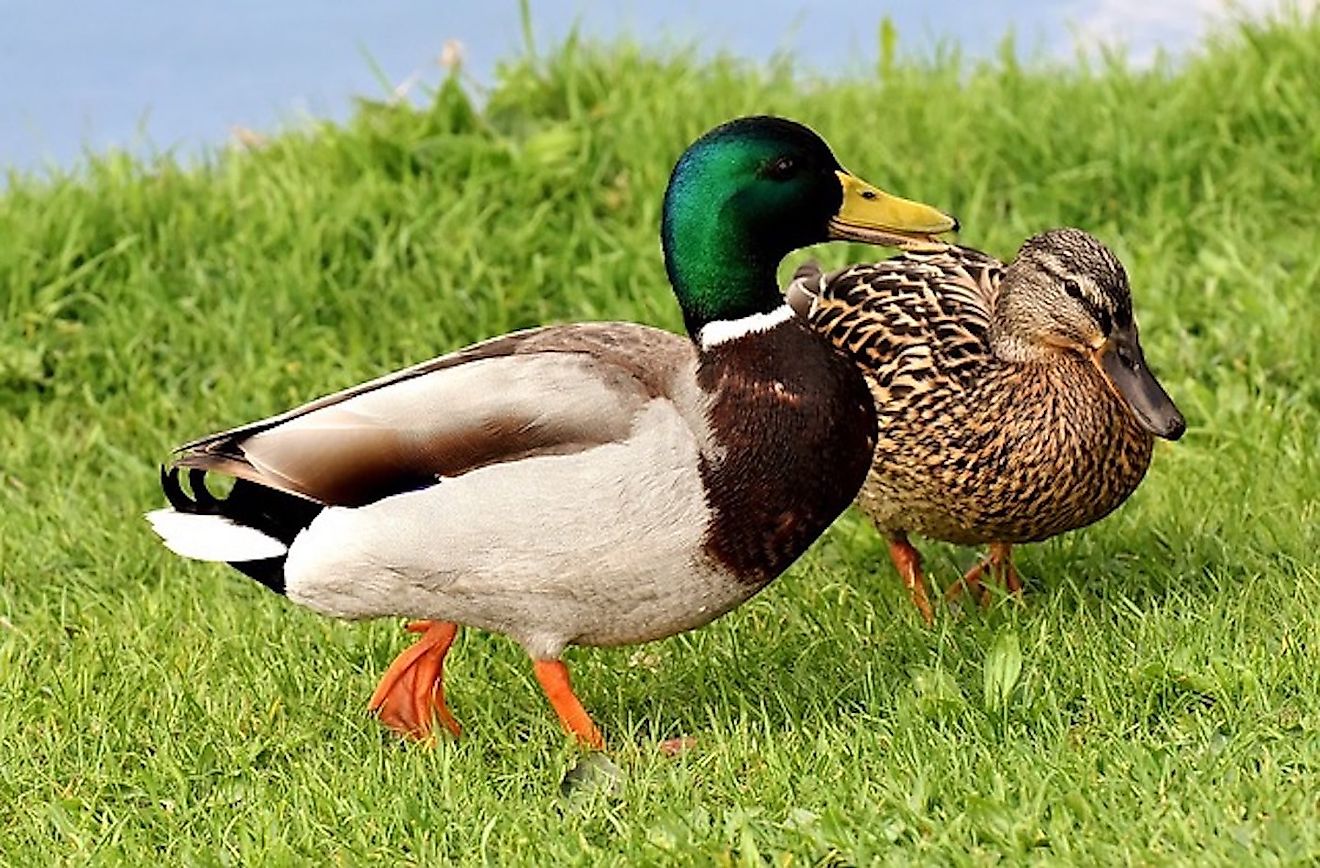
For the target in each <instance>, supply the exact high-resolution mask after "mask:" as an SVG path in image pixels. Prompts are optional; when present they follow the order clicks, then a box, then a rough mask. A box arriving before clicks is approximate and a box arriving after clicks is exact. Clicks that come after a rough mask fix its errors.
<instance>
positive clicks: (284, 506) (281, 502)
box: [160, 467, 322, 594]
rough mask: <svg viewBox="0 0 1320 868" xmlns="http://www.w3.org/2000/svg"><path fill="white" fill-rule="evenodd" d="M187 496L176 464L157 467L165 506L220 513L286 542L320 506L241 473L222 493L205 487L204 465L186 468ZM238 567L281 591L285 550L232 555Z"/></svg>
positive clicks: (314, 515)
mask: <svg viewBox="0 0 1320 868" xmlns="http://www.w3.org/2000/svg"><path fill="white" fill-rule="evenodd" d="M188 486H189V487H190V488H191V489H192V497H189V496H188V494H187V493H186V492H185V491H184V490H183V486H182V485H181V484H180V482H179V468H178V467H171V468H169V469H166V468H164V467H162V468H161V469H160V487H161V489H162V490H163V491H164V492H165V498H166V499H167V500H168V501H169V502H170V506H171V507H173V508H174V509H175V510H176V511H178V512H186V513H190V514H193V515H219V516H223V517H224V518H227V519H229V520H230V521H232V522H234V523H235V524H241V525H243V526H244V527H250V528H254V529H255V530H259V531H261V532H262V533H264V534H267V535H269V536H272V537H274V538H275V539H277V540H279V541H280V542H282V543H284V544H285V545H286V546H287V545H292V544H293V539H294V537H296V536H297V535H298V534H299V533H300V532H301V531H302V530H303V528H305V527H307V525H309V524H311V523H312V519H314V518H316V516H317V514H318V513H320V511H321V509H322V507H321V505H320V504H319V503H313V502H312V501H310V500H304V499H302V498H301V497H295V496H294V495H292V494H286V493H285V492H283V491H276V490H275V489H273V488H267V487H266V486H264V485H258V484H257V483H255V482H249V481H247V480H246V479H237V480H235V481H234V487H233V488H232V489H231V490H230V492H229V494H228V495H227V496H226V497H225V498H223V499H221V498H218V497H216V496H215V495H214V494H212V493H211V491H210V489H208V488H207V487H206V471H205V470H202V469H201V468H197V467H192V468H189V469H188ZM229 565H230V566H231V567H233V568H234V569H236V570H238V571H239V572H241V573H243V574H245V575H247V576H250V577H251V578H253V579H256V580H257V581H258V582H260V583H261V584H263V585H265V586H266V587H268V588H270V589H271V590H272V591H274V592H275V593H277V594H283V593H284V555H280V556H279V557H274V558H266V559H264V560H259V561H238V562H234V561H231V562H230V564H229Z"/></svg>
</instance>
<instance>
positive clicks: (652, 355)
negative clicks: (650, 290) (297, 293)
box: [175, 323, 695, 506]
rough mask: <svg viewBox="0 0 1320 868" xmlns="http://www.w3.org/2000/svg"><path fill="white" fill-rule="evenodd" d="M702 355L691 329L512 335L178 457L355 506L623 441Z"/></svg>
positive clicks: (218, 437)
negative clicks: (688, 334) (489, 468)
mask: <svg viewBox="0 0 1320 868" xmlns="http://www.w3.org/2000/svg"><path fill="white" fill-rule="evenodd" d="M694 357H695V356H694V350H693V347H692V344H691V342H690V341H689V340H687V339H686V338H684V337H680V336H679V335H675V334H671V333H669V332H665V331H660V330H659V329H653V328H648V327H646V326H639V325H635V324H631V323H589V324H581V325H571V326H552V327H548V328H541V329H533V330H529V331H524V332H516V333H513V334H510V335H505V336H503V337H499V338H494V339H492V340H489V341H485V342H483V343H480V344H476V345H474V346H471V347H468V348H467V349H464V350H460V351H458V352H455V353H452V354H450V355H446V356H441V357H439V358H437V359H432V360H431V361H428V362H423V363H421V364H419V365H415V366H413V367H411V368H406V369H404V370H402V371H398V372H396V373H393V374H389V375H387V376H385V377H381V378H380V379H377V380H372V381H370V382H367V383H364V384H362V385H360V386H355V387H353V388H350V389H346V390H344V391H342V392H338V393H336V394H333V395H329V396H327V397H324V398H320V399H318V400H315V401H312V402H310V403H308V404H304V405H303V406H301V407H298V408H296V409H293V410H290V411H288V412H287V413H283V414H280V415H278V416H272V417H270V418H269V419H263V420H261V421H259V422H253V423H251V424H249V425H244V426H242V427H240V428H234V429H232V430H229V431H223V432H220V433H218V434H212V435H210V436H209V437H203V438H201V439H200V440H194V441H193V442H191V443H187V444H184V445H183V446H181V447H179V448H178V450H176V451H177V453H178V454H177V458H176V461H175V465H176V466H177V467H184V468H197V469H201V470H214V471H217V472H219V473H224V474H228V475H230V476H234V477H237V478H239V479H245V480H249V481H251V482H255V483H257V484H259V485H262V486H266V487H269V488H273V489H276V490H278V491H283V492H287V493H289V494H293V495H297V496H299V497H302V498H306V499H309V500H312V501H315V502H317V503H321V504H327V505H335V506H358V505H362V504H365V503H371V502H373V501H375V500H378V499H380V498H381V497H386V496H389V495H391V494H397V493H399V492H403V491H408V490H411V489H415V488H417V487H419V486H424V485H429V484H431V483H434V482H435V481H436V480H437V479H439V478H442V477H447V476H451V477H452V476H457V475H460V474H463V473H466V472H468V471H470V470H473V469H475V468H478V467H482V466H486V465H489V464H495V463H500V462H506V461H512V460H516V459H518V458H520V457H525V456H531V455H537V454H547V453H570V452H577V451H581V450H584V449H589V448H592V447H594V446H598V445H601V444H604V443H609V442H613V441H616V440H621V439H624V438H626V437H627V436H628V434H629V432H630V431H631V429H632V427H633V425H634V422H635V420H636V417H637V415H638V413H639V412H640V411H641V409H642V408H643V407H644V406H645V405H646V404H647V403H648V402H650V401H651V400H653V399H655V398H657V397H667V396H668V394H669V390H670V389H671V387H672V384H673V382H674V378H675V376H676V375H677V372H680V371H682V370H685V367H684V366H685V364H688V363H690V362H692V360H693V359H694ZM689 366H690V365H689Z"/></svg>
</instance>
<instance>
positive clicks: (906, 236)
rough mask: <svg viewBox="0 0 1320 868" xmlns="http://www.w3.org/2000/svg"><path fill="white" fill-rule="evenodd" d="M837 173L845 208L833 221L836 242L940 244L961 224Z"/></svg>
mask: <svg viewBox="0 0 1320 868" xmlns="http://www.w3.org/2000/svg"><path fill="white" fill-rule="evenodd" d="M835 174H836V175H838V176H839V183H840V184H841V185H843V205H842V206H840V208H839V212H838V213H837V214H835V215H834V217H832V218H830V238H832V239H834V240H837V241H861V242H863V243H865V244H880V245H884V246H886V247H905V246H907V245H909V244H913V243H930V242H938V241H939V238H938V237H936V236H938V235H939V234H940V233H941V232H952V231H955V230H957V228H958V221H957V220H956V219H954V218H953V217H950V216H949V215H948V214H945V213H944V212H943V211H940V210H938V209H936V208H932V207H930V206H929V205H923V204H921V203H920V202H913V201H912V200H910V199H901V198H899V197H898V196H894V195H891V194H889V193H886V192H885V191H884V190H881V189H879V188H877V187H872V186H871V185H870V184H868V183H866V182H865V181H863V180H862V179H861V178H858V177H857V176H855V175H850V174H848V173H847V172H843V171H839V172H835Z"/></svg>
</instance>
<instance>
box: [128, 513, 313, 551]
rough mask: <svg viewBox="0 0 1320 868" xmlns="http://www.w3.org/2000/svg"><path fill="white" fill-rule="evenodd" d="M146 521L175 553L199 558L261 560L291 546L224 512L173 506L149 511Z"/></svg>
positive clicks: (287, 549)
mask: <svg viewBox="0 0 1320 868" xmlns="http://www.w3.org/2000/svg"><path fill="white" fill-rule="evenodd" d="M147 521H149V522H151V529H152V530H154V531H155V532H156V533H157V534H158V535H159V536H160V538H161V539H162V540H163V541H164V542H165V547H166V548H167V549H169V550H170V551H172V552H174V553H175V554H176V555H182V556H183V557H185V558H193V559H194V560H199V561H260V560H265V559H266V558H276V557H279V556H280V555H283V554H287V553H288V551H289V547H288V546H286V545H285V544H284V543H282V542H280V541H279V540H277V539H275V538H274V537H272V536H267V535H266V534H264V533H262V532H261V531H259V530H254V529H253V528H250V527H244V526H243V525H241V524H235V523H234V522H232V521H230V520H229V519H227V518H225V517H224V516H219V515H195V514H193V513H190V512H177V511H175V510H173V509H157V510H155V511H153V512H149V513H147Z"/></svg>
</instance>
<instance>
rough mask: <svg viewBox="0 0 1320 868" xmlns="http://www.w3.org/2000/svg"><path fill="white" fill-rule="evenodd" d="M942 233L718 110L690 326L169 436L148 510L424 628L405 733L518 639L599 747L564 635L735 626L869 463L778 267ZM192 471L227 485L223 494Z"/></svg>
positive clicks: (403, 680) (672, 262)
mask: <svg viewBox="0 0 1320 868" xmlns="http://www.w3.org/2000/svg"><path fill="white" fill-rule="evenodd" d="M953 226H954V221H953V220H952V219H951V218H949V217H947V216H945V215H944V214H941V213H940V212H938V211H936V210H934V209H932V208H928V207H926V206H924V205H919V204H916V203H913V202H907V201H904V200H902V199H897V198H895V197H892V196H889V195H887V194H885V193H882V192H880V191H879V190H877V189H875V188H874V187H871V186H869V185H867V184H865V183H863V182H862V181H859V180H858V179H856V178H855V177H853V176H852V175H850V174H848V173H847V172H845V171H844V170H843V169H842V168H841V167H840V166H839V163H838V162H837V161H836V160H835V158H834V155H833V154H832V153H831V152H830V149H829V147H828V146H827V145H826V144H825V143H824V142H823V141H822V140H821V139H820V138H819V137H818V136H817V135H816V134H815V133H813V132H811V131H810V130H809V129H807V128H806V127H803V126H801V125H799V124H796V123H793V122H791V121H787V120H783V119H779V118H769V117H756V118H743V119H740V120H736V121H732V122H730V123H727V124H725V125H723V126H721V127H718V128H716V129H715V130H712V131H711V132H709V133H707V134H706V135H705V136H703V137H701V138H700V139H699V140H697V141H696V142H695V143H694V144H693V145H692V146H691V147H689V148H688V150H687V151H686V152H685V153H684V154H683V156H682V158H681V159H679V161H678V164H677V165H676V166H675V168H674V171H673V174H672V176H671V177H670V180H669V188H668V191H667V192H666V195H665V201H664V220H663V227H662V240H663V246H664V253H665V265H666V268H667V271H668V274H669V278H670V282H671V283H672V285H673V290H674V294H675V295H676V296H677V298H678V302H679V304H680V306H681V307H682V310H683V317H684V321H685V323H686V326H687V330H688V337H687V338H684V337H681V336H679V335H674V334H671V333H669V332H664V331H659V330H657V329H653V328H648V327H646V326H641V325H634V324H631V323H590V324H579V325H565V326H551V327H547V328H539V329H532V330H529V331H522V332H516V333H513V334H509V335H505V336H503V337H498V338H493V339H491V340H488V341H485V342H483V343H479V344H476V345H474V346H471V347H468V348H467V349H463V350H459V351H458V352H455V353H451V354H449V355H446V356H441V357H440V358H437V359H433V360H431V361H429V362H423V363H422V364H419V365H416V366H414V367H411V368H407V369H405V370H402V371H399V372H397V373H394V374H390V375H388V376H385V377H382V378H380V379H377V380H373V381H371V382H368V383H365V384H363V385H360V386H356V387H354V388H350V389H348V390H346V391H343V392H339V393H337V394H334V395H330V396H329V397H326V398H321V399H320V400H317V401H313V402H311V403H309V404H306V405H304V406H302V407H298V408H296V409H294V410H290V411H289V412H287V413H283V414H281V415H279V416H274V417H271V418H269V419H265V420H263V421H260V422H255V423H252V424H250V425H244V426H242V427H240V428H235V429H233V430H230V431H225V432H223V433H220V434H214V435H211V436H209V437H204V438H202V439H200V440H195V441H193V442H191V443H188V444H186V445H184V446H182V447H180V448H179V450H178V457H177V459H176V460H175V462H174V466H173V467H172V468H171V469H170V470H169V471H168V472H165V471H162V483H163V486H164V489H165V494H166V496H167V497H168V499H169V502H170V505H171V506H172V509H163V510H159V511H157V512H154V513H151V514H150V516H149V518H150V520H151V523H152V525H153V526H154V528H155V530H156V531H157V532H158V533H159V534H160V535H161V537H163V538H164V540H165V544H166V545H167V546H168V547H169V548H170V549H172V550H173V551H175V552H177V553H178V554H181V555H184V556H186V557H193V558H199V559H203V560H215V561H227V562H229V563H231V564H232V565H233V566H235V567H237V568H238V569H239V570H241V571H242V572H244V573H246V574H247V575H249V576H251V577H252V578H254V579H256V580H257V581H259V582H261V583H262V584H264V585H266V586H267V587H269V588H271V589H272V590H274V591H277V592H280V593H283V594H285V595H287V596H288V598H289V599H291V600H293V601H294V602H296V603H299V604H302V605H304V606H307V607H309V608H311V609H313V610H315V611H317V612H320V613H322V614H326V615H332V616H336V617H341V618H354V619H356V618H374V617H381V616H406V617H411V618H422V619H426V620H425V621H422V622H421V623H417V624H413V625H410V627H409V629H411V630H413V631H415V632H420V633H423V634H424V635H423V636H422V638H421V640H420V641H419V642H418V643H417V644H415V645H414V646H413V647H411V648H410V649H408V650H407V651H405V652H404V653H403V654H402V655H400V656H399V658H398V659H397V660H395V661H394V663H393V664H392V665H391V666H390V668H389V670H388V671H387V672H386V674H385V676H384V678H383V679H382V681H381V683H380V686H379V687H378V689H377V690H376V693H375V695H374V696H373V697H372V699H371V703H370V707H371V708H372V709H373V710H374V711H377V712H378V713H379V714H380V717H381V719H382V721H383V722H385V723H386V724H387V725H389V726H391V727H392V728H394V729H397V730H400V731H402V732H405V733H408V734H411V735H414V736H417V737H424V736H426V735H428V734H429V733H430V732H431V728H432V714H433V713H434V714H435V715H436V716H438V717H439V719H440V722H441V723H442V724H443V725H444V726H445V727H446V728H447V729H448V730H450V731H451V732H453V733H454V734H455V735H457V734H458V732H459V727H458V724H457V722H456V721H455V720H454V718H453V716H452V715H451V714H450V712H449V710H448V708H447V707H446V705H445V701H444V693H443V690H442V685H441V670H442V665H443V661H444V657H445V653H446V652H447V651H448V650H449V646H450V643H452V642H453V640H454V636H455V633H456V631H457V627H458V625H459V624H467V625H471V626H474V627H480V628H482V629H486V630H492V631H495V632H500V633H505V634H507V635H509V636H511V637H512V638H514V639H515V640H517V641H518V642H519V643H520V644H521V645H522V646H523V648H524V649H526V651H527V653H528V654H529V655H530V656H531V657H532V659H533V661H534V669H535V672H536V676H537V679H538V680H539V682H540V684H541V686H542V688H543V689H544V690H545V693H546V695H547V696H548V698H549V700H550V703H551V704H552V705H553V707H554V710H555V711H556V713H557V714H558V716H559V719H560V721H561V722H562V723H563V725H564V727H565V728H566V729H567V730H568V731H569V732H571V733H572V734H574V735H575V736H576V737H577V738H578V739H579V740H580V741H581V742H583V743H585V744H587V745H591V746H595V747H599V746H601V744H602V739H601V736H600V733H599V731H598V730H597V728H596V726H595V725H594V724H593V723H592V721H591V718H590V717H589V716H588V715H587V713H586V711H585V710H584V709H583V708H582V705H581V704H580V703H579V702H578V700H577V698H576V697H575V696H574V694H573V692H572V689H571V687H570V685H569V678H568V671H567V669H566V668H565V666H564V664H563V663H562V662H561V661H560V659H559V658H560V654H561V653H562V652H563V650H564V648H565V647H566V646H568V645H573V644H577V645H619V644H627V643H634V642H645V641H648V640H651V639H658V638H661V637H664V636H669V635H672V634H674V633H678V632H680V631H683V630H689V629H692V628H694V627H698V626H701V625H703V624H706V623H708V622H709V621H711V620H712V619H714V618H716V617H718V616H719V615H721V614H723V613H724V612H727V611H729V610H730V609H732V608H734V607H735V606H737V605H738V604H740V603H742V602H743V601H744V600H746V599H748V598H749V597H751V596H752V595H753V594H755V593H756V592H757V591H758V590H760V589H761V588H762V587H764V586H765V585H766V583H768V582H769V581H770V580H771V579H773V578H774V577H776V576H777V575H779V574H780V573H781V572H783V571H784V569H786V568H787V567H788V566H789V564H791V563H792V562H793V561H794V560H795V559H796V558H797V557H798V556H799V555H801V554H802V552H803V551H804V550H806V548H807V547H808V546H809V545H810V544H811V542H812V541H813V540H815V538H816V537H817V536H818V535H819V534H820V533H821V532H822V531H824V530H825V528H826V527H827V526H828V525H829V524H830V522H831V521H833V520H834V518H835V517H836V516H837V515H838V514H839V513H840V512H841V511H842V510H843V509H844V508H845V507H847V505H848V503H849V502H850V501H851V500H852V499H853V497H854V496H855V495H856V493H857V490H858V488H859V487H860V486H861V484H862V480H863V479H864V478H865V475H866V469H867V467H869V465H870V460H871V448H872V445H873V441H874V437H875V415H874V409H873V404H872V402H871V400H870V395H869V394H868V392H867V390H866V383H865V380H864V379H863V377H862V374H861V372H860V371H859V370H858V369H857V367H856V366H855V365H854V364H853V363H852V362H851V361H850V360H848V359H847V358H845V357H844V356H843V355H842V354H840V353H838V352H837V351H836V350H835V349H834V347H833V346H832V345H831V344H830V343H829V342H828V341H827V340H825V339H824V338H822V337H821V336H820V335H818V334H816V333H815V332H813V331H812V330H811V329H809V328H808V327H807V326H806V324H805V323H803V322H802V321H801V320H800V319H798V318H797V317H795V316H793V313H792V310H791V309H790V308H789V307H788V306H787V305H785V304H784V301H783V298H782V296H781V295H780V293H779V289H778V286H777V283H776V279H775V268H776V266H777V264H778V263H779V261H780V260H781V259H782V257H783V256H784V255H785V254H787V253H788V252H789V251H791V250H793V249H795V248H798V247H802V246H804V245H808V244H814V243H817V242H820V241H825V240H828V239H831V238H846V239H852V240H860V241H868V242H877V243H896V242H903V241H908V240H912V239H929V238H931V237H932V236H933V234H934V233H938V232H942V231H945V230H947V229H950V228H952V227H953ZM180 468H184V469H187V470H188V471H189V473H188V475H189V480H190V483H191V487H192V490H193V496H192V497H191V498H189V497H188V496H187V495H185V494H184V492H183V489H182V487H181V485H180V483H179V479H178V476H179V469H180ZM207 472H216V473H220V474H224V475H227V476H231V477H234V478H235V479H236V480H237V481H236V482H235V483H234V486H233V488H232V490H231V491H230V494H229V495H228V496H227V497H226V498H225V499H223V500H221V499H218V498H216V497H215V496H213V495H212V494H210V493H209V492H208V491H207V488H206V485H205V481H204V477H205V475H206V473H207Z"/></svg>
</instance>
